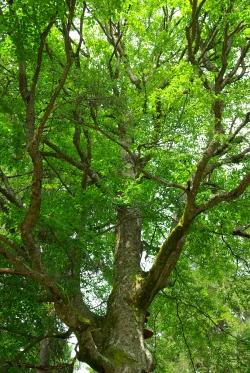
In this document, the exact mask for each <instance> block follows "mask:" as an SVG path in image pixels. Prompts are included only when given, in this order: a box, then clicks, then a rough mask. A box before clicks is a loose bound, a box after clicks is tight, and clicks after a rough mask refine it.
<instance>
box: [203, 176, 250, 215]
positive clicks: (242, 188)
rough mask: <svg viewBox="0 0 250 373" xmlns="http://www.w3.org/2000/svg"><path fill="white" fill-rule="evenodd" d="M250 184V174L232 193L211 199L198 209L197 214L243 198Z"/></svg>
mask: <svg viewBox="0 0 250 373" xmlns="http://www.w3.org/2000/svg"><path fill="white" fill-rule="evenodd" d="M249 184H250V174H247V175H245V177H244V178H243V179H242V180H241V182H240V184H239V185H238V186H237V187H235V188H234V189H232V190H231V191H230V192H226V193H221V194H217V195H215V196H214V197H213V198H211V199H210V200H209V201H208V202H206V203H204V204H203V205H201V206H199V207H198V208H197V214H199V213H201V212H203V211H205V210H208V209H211V208H212V207H214V206H216V205H218V204H219V203H221V202H230V201H233V200H234V199H236V198H238V197H239V196H241V195H242V194H243V193H244V192H245V190H246V189H247V187H248V186H249Z"/></svg>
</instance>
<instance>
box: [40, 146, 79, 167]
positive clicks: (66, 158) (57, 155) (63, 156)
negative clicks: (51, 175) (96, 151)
mask: <svg viewBox="0 0 250 373" xmlns="http://www.w3.org/2000/svg"><path fill="white" fill-rule="evenodd" d="M44 144H46V145H48V146H49V147H50V148H51V149H53V150H54V151H55V153H52V152H46V151H43V152H42V155H43V156H45V157H54V158H58V159H61V160H62V161H65V162H67V163H69V164H71V165H72V166H74V167H76V168H78V169H79V170H81V171H84V167H83V165H82V163H81V162H78V161H76V160H75V159H74V158H73V157H71V156H70V155H68V154H66V153H64V152H63V151H62V150H61V149H60V148H59V147H58V146H57V145H55V144H54V143H52V142H51V141H49V140H44Z"/></svg>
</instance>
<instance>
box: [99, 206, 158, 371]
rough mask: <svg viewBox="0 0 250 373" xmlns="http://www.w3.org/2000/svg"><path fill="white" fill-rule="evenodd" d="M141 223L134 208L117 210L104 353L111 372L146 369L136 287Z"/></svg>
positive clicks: (141, 312) (139, 274) (148, 361)
mask: <svg viewBox="0 0 250 373" xmlns="http://www.w3.org/2000/svg"><path fill="white" fill-rule="evenodd" d="M140 259H141V222H140V216H139V210H138V209H137V208H136V207H120V208H119V210H118V228H117V243H116V252H115V262H114V268H115V270H114V271H115V273H114V288H113V291H112V294H111V296H110V299H109V304H108V312H107V320H106V329H107V330H106V333H105V334H106V335H107V341H106V343H105V350H104V354H105V355H106V356H107V357H109V358H110V360H111V361H112V362H113V365H114V368H115V370H114V372H117V373H120V372H128V373H129V372H131V373H132V372H133V373H136V372H138V373H139V372H140V373H141V372H149V371H150V366H151V358H150V354H149V352H148V351H147V350H146V348H145V345H144V338H143V328H144V322H145V313H146V310H142V309H139V308H138V306H137V297H136V294H137V290H138V286H139V285H140V282H141V279H142V275H143V273H142V270H141V268H140Z"/></svg>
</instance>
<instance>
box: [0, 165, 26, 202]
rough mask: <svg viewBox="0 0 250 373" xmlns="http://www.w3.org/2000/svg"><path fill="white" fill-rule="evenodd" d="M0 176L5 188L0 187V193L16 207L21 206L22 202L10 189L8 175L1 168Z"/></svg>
mask: <svg viewBox="0 0 250 373" xmlns="http://www.w3.org/2000/svg"><path fill="white" fill-rule="evenodd" d="M0 178H1V179H2V181H3V183H4V186H5V188H2V187H0V193H2V194H3V195H4V196H5V197H6V198H7V199H8V200H9V201H10V202H11V203H14V204H15V205H16V206H17V207H19V208H22V207H23V205H22V202H21V201H20V200H19V199H18V197H17V196H16V194H15V192H14V190H13V189H12V187H11V185H10V183H9V180H8V177H7V176H6V175H5V173H4V172H3V170H2V169H1V168H0Z"/></svg>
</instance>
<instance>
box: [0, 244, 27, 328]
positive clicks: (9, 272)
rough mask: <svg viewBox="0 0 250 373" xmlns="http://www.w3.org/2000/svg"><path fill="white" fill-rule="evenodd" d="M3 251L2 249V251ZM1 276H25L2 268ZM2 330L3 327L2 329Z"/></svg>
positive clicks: (0, 269)
mask: <svg viewBox="0 0 250 373" xmlns="http://www.w3.org/2000/svg"><path fill="white" fill-rule="evenodd" d="M0 250H1V249H0ZM0 274H2V275H18V276H24V274H23V273H22V272H18V271H15V270H14V269H12V268H0ZM0 329H1V327H0Z"/></svg>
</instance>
